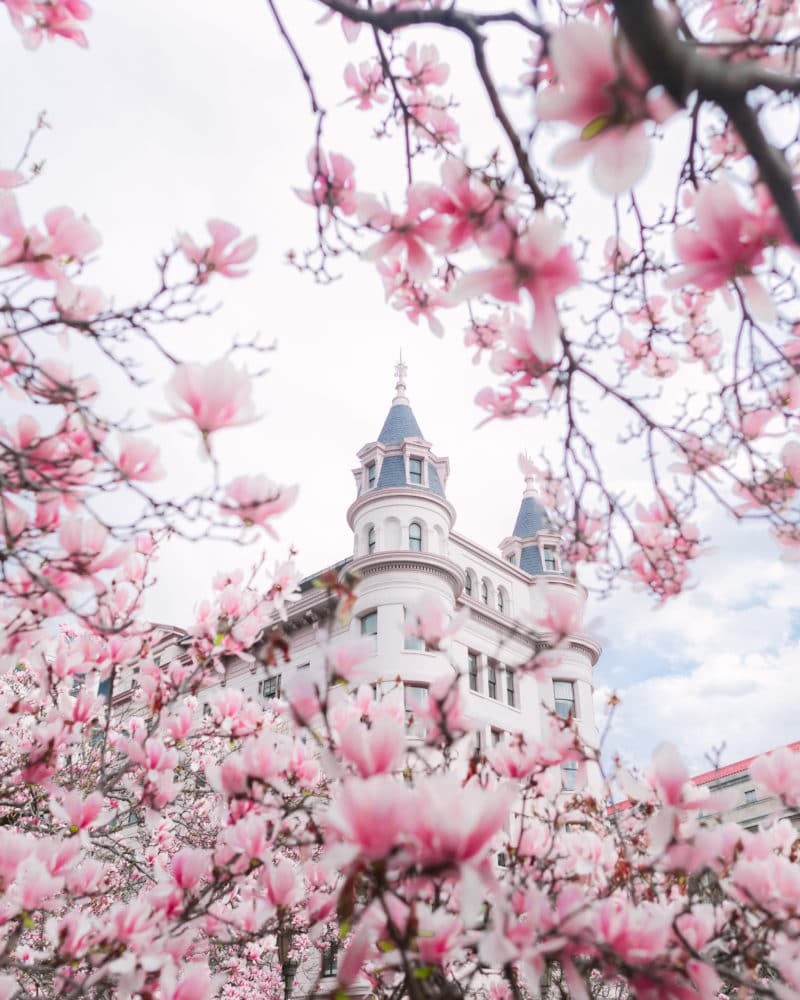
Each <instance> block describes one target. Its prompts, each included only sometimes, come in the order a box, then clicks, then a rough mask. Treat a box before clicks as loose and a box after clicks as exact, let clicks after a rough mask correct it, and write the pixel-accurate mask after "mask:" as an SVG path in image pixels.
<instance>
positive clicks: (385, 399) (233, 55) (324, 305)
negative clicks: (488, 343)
mask: <svg viewBox="0 0 800 1000" xmlns="http://www.w3.org/2000/svg"><path fill="white" fill-rule="evenodd" d="M283 7H284V8H286V13H288V14H290V15H291V16H290V17H289V18H288V23H290V25H291V26H292V28H293V29H296V30H297V32H298V38H299V39H300V41H301V43H302V47H303V52H304V55H305V57H306V59H307V61H308V64H309V66H310V67H311V68H312V71H313V74H314V77H315V80H316V82H317V85H318V87H319V89H320V92H321V93H323V94H325V95H326V100H327V102H328V103H329V105H330V108H331V111H332V115H331V118H332V119H333V118H334V117H335V119H336V123H335V125H332V126H331V128H332V130H333V132H332V134H333V136H335V138H336V140H338V141H339V144H340V146H341V147H342V148H345V147H346V150H347V152H348V155H350V157H351V159H353V160H354V161H355V162H356V163H358V164H361V163H362V162H363V163H367V162H368V163H370V164H371V165H372V166H375V164H376V163H377V164H378V167H379V169H380V170H385V171H386V177H387V184H388V183H390V182H391V172H392V171H393V170H395V169H396V166H395V161H394V159H393V158H389V157H388V156H387V154H385V153H383V152H382V151H381V150H379V149H377V148H376V143H374V142H373V141H370V140H369V137H368V136H364V135H363V134H362V133H363V128H362V123H361V122H360V121H358V119H357V115H358V112H356V111H355V110H354V109H352V108H344V109H342V108H341V107H340V106H339V105H340V102H341V101H342V100H343V99H344V97H345V91H344V89H343V86H342V82H341V73H342V68H343V64H344V61H345V60H346V59H348V58H352V57H353V56H352V55H351V53H349V52H348V51H347V50H346V49H344V48H343V47H342V45H341V44H340V43H341V37H340V35H339V33H338V28H336V27H335V26H328V27H327V28H319V27H315V26H314V21H315V19H316V18H317V17H318V15H319V6H318V5H317V4H315V3H314V2H313V0H291V3H284V4H283ZM95 8H96V9H95V15H94V17H93V19H92V21H91V22H90V23H89V25H88V26H87V34H88V35H89V42H90V48H89V51H88V52H85V51H82V50H80V49H78V48H77V47H75V46H72V45H67V44H65V43H59V44H54V45H48V44H45V45H44V46H43V48H42V50H40V51H38V52H35V53H32V52H28V51H25V50H24V49H23V48H22V46H21V45H20V44H14V42H15V39H14V38H12V37H11V34H10V28H7V27H5V26H3V25H0V28H3V30H5V31H6V35H5V37H4V44H3V51H4V59H3V61H2V64H0V108H2V120H3V122H4V129H3V133H2V137H0V166H3V167H7V166H10V165H11V164H12V163H13V162H14V161H15V159H16V157H17V155H18V153H19V151H20V149H21V147H22V146H23V144H24V141H25V137H26V135H27V132H28V131H29V129H30V128H31V126H32V125H33V124H34V122H35V120H36V117H37V115H38V114H39V112H40V111H42V110H46V112H47V117H48V121H49V122H50V126H51V127H50V128H49V129H48V130H47V131H46V132H45V133H44V134H43V135H42V136H40V137H39V139H38V140H37V142H36V145H35V148H34V159H35V160H43V161H44V168H43V170H42V173H41V176H40V177H39V178H38V179H37V181H36V183H35V184H34V185H32V186H30V187H29V188H28V189H27V190H26V191H24V192H23V193H22V194H21V196H20V199H21V202H22V205H23V211H24V215H25V218H26V219H28V220H29V221H34V220H35V219H36V218H37V217H38V216H39V215H40V213H41V212H42V211H44V210H46V209H47V208H49V207H51V206H54V205H61V204H69V205H71V206H72V207H73V208H74V209H75V210H76V211H79V212H84V213H86V214H87V215H88V216H89V218H90V219H91V220H92V222H93V223H94V224H95V226H96V227H97V228H98V229H99V230H100V232H101V233H102V234H103V239H104V244H103V247H102V250H101V254H100V256H99V258H98V260H97V262H96V263H95V264H94V265H93V266H92V269H91V272H90V274H89V276H88V277H89V278H90V280H91V281H92V282H94V283H97V284H101V285H102V286H103V287H104V288H106V289H107V290H108V291H109V292H111V293H112V294H113V296H114V298H115V301H117V302H119V303H120V304H122V303H125V302H128V301H130V300H131V299H134V298H136V297H140V296H142V295H143V294H145V293H146V291H147V290H148V289H149V288H150V287H151V285H152V282H153V280H154V269H153V260H154V257H155V255H156V254H157V253H158V251H159V250H163V249H164V248H166V247H167V246H169V245H170V243H171V241H172V240H173V238H174V236H175V234H176V232H179V231H184V230H185V231H189V232H191V233H192V235H193V236H195V238H198V239H199V238H200V237H202V236H203V234H204V224H205V220H206V219H208V218H211V217H218V218H224V219H229V220H231V221H232V222H235V223H236V224H237V225H239V226H240V227H241V228H242V230H243V232H244V233H245V234H250V233H255V234H256V235H257V236H258V239H259V253H258V255H257V258H256V259H255V261H254V264H253V266H252V268H251V271H250V274H249V276H248V277H247V278H245V279H241V280H238V281H235V282H229V283H227V284H225V285H224V286H223V284H222V283H219V284H216V285H214V286H213V287H212V286H209V292H210V301H212V302H216V301H217V297H218V299H219V301H221V302H222V303H223V305H222V307H221V308H220V309H219V311H217V312H216V313H215V314H214V315H213V316H211V317H208V318H203V319H198V320H195V321H192V322H191V323H189V324H187V325H186V326H185V327H183V328H181V329H178V330H175V331H170V332H169V333H168V334H167V336H168V338H169V343H170V347H171V349H173V350H174V351H175V352H176V353H177V354H179V355H180V356H181V357H182V358H184V359H187V360H188V359H212V358H215V357H219V356H221V355H222V354H223V353H224V352H225V349H226V345H227V344H228V343H229V341H230V339H231V337H232V336H238V337H242V338H244V337H250V336H252V335H253V334H255V333H259V334H260V335H261V337H262V339H263V342H265V343H272V342H273V341H274V342H275V344H276V348H275V350H274V352H271V353H270V355H269V358H268V365H269V369H270V371H269V373H268V374H267V376H266V377H265V378H264V379H263V381H262V383H261V384H260V388H259V394H258V399H257V404H258V409H259V412H260V413H261V414H262V419H261V420H260V421H259V422H258V424H256V425H254V426H253V427H251V428H248V429H244V430H239V431H230V432H222V434H221V439H220V443H221V444H223V445H224V449H225V454H226V459H225V462H226V470H228V471H230V472H231V473H233V472H236V473H243V472H246V473H251V474H254V473H262V472H263V473H265V474H267V475H268V476H270V477H271V478H273V479H275V480H277V481H279V482H286V483H294V482H297V483H299V485H300V495H299V500H298V502H297V505H296V507H295V508H294V510H293V511H291V512H290V513H288V514H286V515H285V516H284V517H283V518H282V519H281V522H280V524H279V525H278V527H279V531H280V536H281V540H280V542H279V543H277V544H276V545H274V546H272V547H271V549H270V558H271V559H279V558H282V557H283V555H284V554H285V552H286V550H287V549H288V547H289V545H293V546H294V547H295V548H296V549H297V551H298V557H297V558H298V563H299V566H300V569H301V571H302V572H304V573H306V572H308V573H310V572H313V571H314V570H316V569H318V568H320V567H322V566H325V565H328V564H330V563H332V562H334V561H336V560H337V559H339V558H341V557H342V556H343V555H345V554H348V552H349V549H350V544H351V541H350V533H349V530H348V528H347V525H346V521H345V511H346V509H347V507H348V505H349V504H350V502H351V501H352V499H353V496H354V486H353V478H352V473H351V469H352V468H353V466H354V464H355V463H356V457H355V456H356V452H357V451H358V449H359V448H360V447H361V446H362V445H363V444H364V443H366V442H367V441H370V440H373V439H374V438H375V437H376V435H377V433H378V430H379V428H380V426H381V423H382V421H383V418H384V415H385V413H386V410H387V408H388V406H389V404H390V401H391V397H392V393H393V384H394V377H393V368H394V363H395V361H396V360H397V357H398V353H399V351H400V350H401V349H402V352H403V357H404V360H406V362H407V364H408V368H409V374H408V387H409V396H410V399H411V402H412V405H413V407H414V411H415V414H416V416H417V419H418V420H419V422H420V425H421V427H422V430H423V432H424V433H425V434H426V436H427V437H428V439H429V440H431V441H432V443H433V445H434V450H435V452H436V453H437V454H439V455H447V456H449V458H450V463H451V475H450V480H449V484H448V496H449V498H450V500H451V502H452V503H453V504H454V505H455V507H456V510H457V514H458V517H457V523H456V529H457V530H458V531H459V532H460V533H462V534H464V535H467V536H468V537H470V538H474V539H475V540H476V541H478V542H480V543H481V544H483V545H485V546H487V547H489V548H492V547H494V546H496V545H497V543H498V542H499V541H500V540H501V539H502V538H503V537H505V536H506V535H507V534H509V533H510V531H511V528H512V526H513V523H514V518H515V515H516V511H517V508H518V505H519V499H520V495H521V489H522V482H521V477H520V473H519V470H518V468H517V455H518V454H519V453H520V452H521V451H523V450H528V451H529V452H531V453H533V454H535V453H536V452H537V451H538V450H539V447H540V445H541V443H542V440H543V438H544V437H545V436H546V434H547V428H545V427H544V426H543V425H542V424H541V423H539V422H537V421H536V419H535V418H533V419H527V420H522V421H515V422H512V423H499V422H496V423H491V424H488V425H486V426H483V427H482V428H480V429H479V430H476V425H477V424H478V423H479V422H480V421H481V419H482V413H481V412H480V411H478V410H477V409H476V407H475V406H474V403H473V400H474V396H475V394H476V392H477V391H478V389H480V388H481V387H482V386H483V385H485V384H486V383H487V381H488V376H487V373H486V371H485V369H483V368H479V367H476V366H475V365H473V364H472V361H471V358H470V355H469V353H468V352H467V351H466V350H465V349H464V346H463V329H462V326H461V323H460V322H459V321H457V320H456V321H452V322H448V324H447V326H448V328H447V331H446V334H445V336H444V337H443V338H442V339H437V338H436V337H434V336H432V335H431V334H430V332H429V331H428V330H427V329H426V328H425V327H424V325H423V326H421V327H420V328H415V327H413V326H412V325H411V324H409V322H408V321H407V320H406V319H405V318H404V317H403V316H402V315H400V314H398V313H396V312H395V311H394V310H392V309H391V308H389V307H387V306H386V304H385V303H384V300H383V291H382V287H381V285H380V282H379V280H378V278H377V276H376V275H375V273H374V271H373V269H372V268H371V266H369V265H366V264H363V263H360V262H358V261H353V260H349V261H342V262H341V264H340V265H339V262H336V266H337V270H338V271H339V272H340V273H341V275H342V277H341V280H338V281H336V282H334V283H332V284H331V285H329V286H326V287H320V286H318V285H316V284H315V283H314V282H313V280H312V279H311V278H310V277H309V276H307V275H301V274H299V273H297V271H295V270H294V269H292V268H291V267H289V266H288V265H287V263H286V260H285V256H286V252H287V250H289V249H290V248H295V249H301V248H302V247H303V246H305V245H307V244H308V243H309V242H310V241H311V238H312V235H313V234H312V227H313V219H312V216H311V214H310V213H309V211H308V209H307V208H306V207H305V206H303V205H302V204H301V202H300V201H299V200H298V199H297V198H296V197H295V196H294V194H293V188H296V187H302V186H303V185H304V184H305V183H306V170H305V158H306V155H307V152H308V150H309V148H310V145H311V140H312V138H313V121H312V119H311V117H310V115H309V113H308V100H307V95H306V93H305V91H304V89H303V87H302V85H301V83H300V80H299V78H298V76H297V73H296V69H295V67H294V65H293V64H292V62H291V60H290V58H289V56H288V53H287V51H286V48H285V46H284V45H283V44H282V43H281V41H280V39H279V38H278V36H277V33H276V31H275V28H274V25H273V23H272V21H271V19H270V16H269V12H268V10H267V8H266V4H265V3H264V2H263V0H237V2H236V3H235V4H234V3H230V4H224V5H223V4H219V3H217V2H212V0H137V2H136V3H133V2H130V0H127V2H125V0H117V2H114V3H111V2H105V3H103V2H98V3H96V4H95ZM2 16H3V12H2V11H0V18H1V17H2ZM334 52H335V55H334V54H332V53H334ZM462 98H463V111H462V116H463V117H464V118H465V120H468V121H469V124H470V127H471V128H472V129H473V134H476V135H478V134H480V133H481V130H482V129H483V128H484V127H486V122H487V121H488V117H487V113H486V109H485V107H484V105H483V102H482V100H481V98H480V95H478V94H476V93H474V92H472V91H470V90H469V87H468V86H467V85H466V84H465V85H464V89H463V91H462ZM333 112H335V115H334V114H333ZM359 130H361V131H359ZM382 157H386V158H385V160H384V159H381V158H382ZM148 373H149V374H150V375H152V385H151V386H150V387H148V388H147V389H145V390H142V393H141V394H140V398H139V399H138V400H137V401H136V405H137V406H143V408H144V409H147V408H152V409H158V408H159V406H161V407H163V397H162V396H161V389H160V382H159V378H160V377H161V375H163V374H165V373H162V372H159V371H158V370H157V368H154V369H153V370H152V371H149V372H148ZM112 391H113V390H112V389H111V388H108V390H107V393H109V394H110V393H112ZM606 430H607V435H608V438H607V439H608V441H610V442H613V441H614V440H615V434H616V432H617V430H618V428H614V427H613V426H609V427H608V428H607V429H606ZM225 434H227V435H229V437H228V438H226V439H224V440H223V438H222V436H223V435H225ZM163 443H164V447H165V453H166V455H167V457H168V461H169V470H170V478H169V480H168V482H167V484H165V486H164V487H163V488H164V489H165V490H169V489H172V488H175V487H176V484H177V486H178V487H180V486H183V485H185V484H186V483H188V482H191V481H192V479H193V477H195V476H200V477H202V476H203V475H204V474H205V472H206V470H204V469H203V467H202V466H201V465H200V464H199V460H198V456H197V449H196V442H195V440H194V439H192V438H190V437H189V435H188V434H186V433H184V432H181V431H179V430H177V429H173V428H167V429H164V430H163ZM629 475H630V477H631V478H630V482H629V490H630V491H631V492H633V493H634V494H635V492H636V488H637V481H636V478H635V469H633V468H632V469H631V470H629ZM702 527H704V528H708V527H713V530H714V535H715V548H714V551H713V552H710V553H709V554H708V555H707V556H706V557H705V558H704V559H703V560H702V561H701V563H699V564H698V566H697V569H696V572H695V575H694V579H693V587H692V589H690V590H689V591H688V592H687V593H685V594H684V595H682V596H681V597H680V598H678V599H676V600H673V601H672V602H671V603H669V604H667V605H666V606H665V607H663V608H661V609H658V610H656V609H654V607H653V604H652V601H651V599H650V598H649V597H647V596H646V595H643V594H641V593H637V592H635V591H634V590H633V589H631V588H630V587H628V586H627V585H626V586H623V587H622V588H621V589H620V590H619V591H617V592H616V593H614V594H613V595H612V596H611V597H610V598H608V599H606V600H604V601H599V600H597V601H595V600H593V601H591V602H590V606H589V611H588V615H587V617H588V619H589V621H590V623H591V630H592V631H593V632H594V634H595V635H596V636H597V637H598V638H599V639H600V641H601V642H602V643H603V646H604V650H605V652H604V655H603V657H602V659H601V661H600V663H599V665H598V668H597V675H596V682H597V689H598V694H597V704H598V710H599V711H601V712H602V711H603V706H604V703H605V701H606V700H607V698H608V696H609V694H610V693H611V692H612V691H615V692H617V693H618V694H619V696H620V697H621V701H622V703H621V706H620V708H618V709H617V711H616V713H615V716H614V719H613V721H612V726H611V729H610V731H609V734H608V737H607V745H606V751H607V755H608V756H609V757H611V756H612V755H613V754H614V753H616V752H618V753H619V754H620V755H621V756H622V757H623V758H624V759H625V760H626V761H629V762H632V763H634V764H638V765H640V766H645V765H646V762H647V760H648V758H649V756H650V754H651V753H652V751H653V750H654V749H655V747H656V746H657V745H658V744H659V743H660V742H661V741H663V740H671V741H673V742H675V743H677V744H678V746H679V747H680V748H681V750H682V751H683V753H684V754H685V756H686V758H687V761H688V762H689V764H690V766H691V767H692V769H693V770H695V771H698V772H699V771H703V770H706V769H707V768H708V766H709V757H708V755H711V758H712V759H714V760H716V759H719V760H720V761H721V762H729V761H733V760H737V759H739V758H741V757H745V756H749V755H751V754H755V753H758V752H761V751H764V750H768V749H771V748H773V747H775V746H779V745H782V744H785V743H788V742H790V741H791V740H794V739H796V738H797V735H798V732H797V721H796V719H797V712H796V706H797V695H796V690H797V670H798V666H797V664H798V652H799V649H798V646H799V645H800V623H799V621H798V614H797V611H796V599H795V596H794V595H795V593H796V590H797V569H796V565H795V566H793V565H792V564H790V563H782V562H780V561H779V559H778V558H777V554H776V551H775V547H774V545H773V543H772V542H771V540H770V539H769V537H768V536H767V534H766V532H765V531H764V530H763V529H761V528H760V527H759V526H758V525H749V526H743V525H737V524H734V523H733V522H731V521H726V520H723V519H722V518H720V517H719V516H713V515H709V517H708V520H707V523H705V524H703V525H702ZM253 557H254V553H253V552H252V551H246V552H242V551H240V550H231V549H227V548H226V549H224V550H220V549H218V548H217V549H215V548H213V547H209V546H207V547H205V548H204V549H203V550H202V551H200V552H195V551H190V550H189V549H187V548H186V547H185V546H184V547H182V548H181V547H180V546H176V547H175V548H174V550H173V551H172V552H170V553H167V554H166V555H165V556H163V557H162V559H161V561H160V566H159V583H158V586H157V588H156V590H155V592H154V595H153V597H152V599H151V603H150V608H151V614H152V617H153V618H154V619H157V620H160V621H177V622H179V623H185V622H187V621H188V620H189V617H190V615H191V611H192V607H193V605H194V603H195V602H196V601H197V600H199V599H200V598H201V597H202V596H203V593H204V590H206V589H207V586H208V581H209V580H210V578H211V575H212V574H213V572H214V571H215V570H216V569H219V568H221V567H222V566H225V567H228V566H231V565H237V564H238V565H242V564H247V563H248V562H249V561H251V560H252V558H253Z"/></svg>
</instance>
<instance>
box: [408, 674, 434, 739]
mask: <svg viewBox="0 0 800 1000" xmlns="http://www.w3.org/2000/svg"><path fill="white" fill-rule="evenodd" d="M403 703H404V706H405V710H406V729H408V732H409V735H410V736H419V737H423V736H424V735H425V719H424V715H423V714H422V709H424V707H425V705H426V704H427V703H428V689H427V687H425V686H424V685H423V684H404V685H403Z"/></svg>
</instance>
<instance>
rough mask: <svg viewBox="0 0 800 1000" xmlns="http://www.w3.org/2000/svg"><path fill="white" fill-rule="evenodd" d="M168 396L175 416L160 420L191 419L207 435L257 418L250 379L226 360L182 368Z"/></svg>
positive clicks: (176, 373)
mask: <svg viewBox="0 0 800 1000" xmlns="http://www.w3.org/2000/svg"><path fill="white" fill-rule="evenodd" d="M166 395H167V399H168V401H169V402H170V403H171V404H172V406H173V408H174V410H175V413H174V415H171V416H163V415H162V416H160V419H162V420H190V421H191V422H192V423H193V424H195V426H196V427H197V428H198V429H199V430H200V431H201V432H202V434H203V435H204V436H206V435H208V434H211V433H213V432H214V431H218V430H220V429H221V428H223V427H236V426H238V425H241V424H249V423H252V422H253V421H254V420H255V419H256V416H255V407H254V405H253V400H252V383H251V380H250V376H249V375H248V374H247V372H245V371H241V370H240V369H238V368H234V366H233V365H232V364H231V363H230V361H228V360H226V359H225V358H220V360H219V361H212V362H211V363H210V364H207V365H203V364H198V363H187V364H182V365H178V367H177V368H176V369H175V372H174V374H173V376H172V378H171V379H170V380H169V382H168V383H167V390H166Z"/></svg>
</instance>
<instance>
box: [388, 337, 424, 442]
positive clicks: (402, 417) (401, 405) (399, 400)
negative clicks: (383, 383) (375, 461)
mask: <svg viewBox="0 0 800 1000" xmlns="http://www.w3.org/2000/svg"><path fill="white" fill-rule="evenodd" d="M407 374H408V365H407V364H406V363H405V361H403V353H402V351H401V352H400V360H399V361H398V362H397V364H396V365H395V366H394V377H395V378H396V379H397V382H396V383H395V387H394V393H395V395H394V399H393V400H392V406H391V409H390V410H389V412H388V413H387V414H386V419H385V420H384V422H383V427H381V432H380V434H379V435H378V440H379V441H380V443H381V444H386V445H388V444H400V442H401V441H405V440H406V438H421V437H423V434H422V431H421V430H420V429H419V424H418V423H417V418H416V417H415V416H414V413H413V411H412V409H411V406H410V404H409V402H408V396H406V375H407Z"/></svg>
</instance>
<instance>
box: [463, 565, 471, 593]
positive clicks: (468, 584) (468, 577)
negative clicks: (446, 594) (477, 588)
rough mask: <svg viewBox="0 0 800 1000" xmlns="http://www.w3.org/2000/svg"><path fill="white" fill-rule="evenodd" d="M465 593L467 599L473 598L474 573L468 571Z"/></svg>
mask: <svg viewBox="0 0 800 1000" xmlns="http://www.w3.org/2000/svg"><path fill="white" fill-rule="evenodd" d="M464 593H465V594H466V595H467V597H472V573H470V571H469V570H467V573H466V578H465V580H464Z"/></svg>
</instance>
